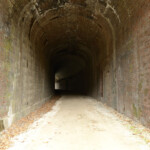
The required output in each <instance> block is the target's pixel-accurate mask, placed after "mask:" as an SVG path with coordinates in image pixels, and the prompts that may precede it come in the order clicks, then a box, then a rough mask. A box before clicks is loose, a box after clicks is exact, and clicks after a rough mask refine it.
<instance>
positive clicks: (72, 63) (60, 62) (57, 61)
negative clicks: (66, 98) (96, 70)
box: [52, 48, 91, 94]
mask: <svg viewBox="0 0 150 150" xmlns="http://www.w3.org/2000/svg"><path fill="white" fill-rule="evenodd" d="M55 55H56V56H55V57H53V59H52V60H53V62H52V64H53V67H52V68H53V70H54V76H55V77H54V80H55V81H54V82H55V83H54V84H55V85H54V89H55V94H60V93H62V94H88V93H89V91H90V76H91V64H90V60H89V59H88V58H87V56H84V55H83V54H82V53H81V52H80V51H79V50H73V48H69V49H66V50H61V51H59V52H57V54H55Z"/></svg>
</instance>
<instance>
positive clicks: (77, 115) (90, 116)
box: [9, 96, 150, 150]
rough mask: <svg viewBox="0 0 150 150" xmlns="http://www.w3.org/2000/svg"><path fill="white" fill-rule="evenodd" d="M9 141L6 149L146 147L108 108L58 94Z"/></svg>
mask: <svg viewBox="0 0 150 150" xmlns="http://www.w3.org/2000/svg"><path fill="white" fill-rule="evenodd" d="M12 141H13V144H12V146H11V147H10V148H9V150H49V149H51V150H150V147H149V145H148V144H146V143H145V142H144V140H142V139H141V138H139V136H137V135H135V134H133V132H132V131H131V130H129V129H128V128H127V127H126V125H125V122H123V121H122V120H120V118H119V117H118V116H117V115H116V114H115V112H113V111H112V109H111V108H110V109H109V108H108V107H106V106H105V105H103V104H102V103H100V102H98V101H97V100H95V99H92V98H89V97H84V96H62V97H61V98H59V100H58V101H57V102H56V104H55V105H54V106H53V109H52V110H51V111H50V112H48V113H46V114H45V115H43V117H41V118H40V119H39V120H37V121H35V122H34V123H33V124H32V125H31V126H30V128H29V129H28V130H27V131H26V132H24V133H22V134H20V135H18V136H16V137H14V138H13V139H12Z"/></svg>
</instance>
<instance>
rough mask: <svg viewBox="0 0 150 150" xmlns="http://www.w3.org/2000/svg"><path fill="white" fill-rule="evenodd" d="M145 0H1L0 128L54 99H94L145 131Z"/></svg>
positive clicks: (149, 55) (148, 20)
mask: <svg viewBox="0 0 150 150" xmlns="http://www.w3.org/2000/svg"><path fill="white" fill-rule="evenodd" d="M149 8H150V2H149V0H143V1H141V0H136V1H135V0H132V1H128V0H122V1H113V0H22V1H19V0H1V2H0V53H1V55H0V91H1V92H0V130H2V128H8V127H10V126H11V125H12V123H14V122H16V121H17V120H19V119H21V118H22V117H24V116H26V115H27V114H29V113H30V112H32V111H34V110H36V109H37V108H39V107H40V106H42V104H44V103H45V102H46V101H49V100H50V99H51V97H52V96H53V95H59V94H79V95H85V96H90V97H94V98H96V99H97V100H99V101H101V102H103V103H105V104H107V105H108V106H110V107H112V108H114V109H115V110H117V111H118V112H120V113H123V114H125V115H126V116H128V117H130V118H132V119H134V120H136V121H139V122H141V123H142V124H143V125H145V126H147V127H150V117H149V116H150V85H149V81H150V79H149V75H150V69H149V64H150V51H149V49H150V44H149V43H150V32H149V31H150V9H149Z"/></svg>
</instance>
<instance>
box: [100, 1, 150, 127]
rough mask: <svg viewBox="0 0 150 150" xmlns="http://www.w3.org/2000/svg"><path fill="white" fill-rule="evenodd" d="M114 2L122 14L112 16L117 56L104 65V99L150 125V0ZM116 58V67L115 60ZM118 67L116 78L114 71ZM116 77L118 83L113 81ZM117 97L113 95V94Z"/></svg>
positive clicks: (128, 114) (135, 118) (120, 110)
mask: <svg viewBox="0 0 150 150" xmlns="http://www.w3.org/2000/svg"><path fill="white" fill-rule="evenodd" d="M118 3H119V4H118V6H119V5H120V7H118V8H117V7H115V6H116V4H115V2H114V3H113V4H112V5H113V6H114V8H116V12H119V13H118V16H119V17H120V21H115V20H114V19H113V17H109V19H110V22H111V25H112V27H113V28H112V32H114V35H115V36H114V41H115V56H113V58H112V59H111V60H110V61H109V62H110V63H109V62H108V63H107V65H106V66H105V68H104V69H103V76H104V81H103V82H104V85H103V86H104V97H103V98H102V99H101V100H102V101H103V102H104V103H107V104H108V105H109V106H111V107H113V108H115V109H116V110H118V111H119V112H121V113H123V114H126V115H127V116H129V117H130V118H132V119H134V120H136V121H140V122H141V123H143V124H144V125H146V126H147V127H150V84H149V83H150V80H149V76H150V70H149V69H150V68H149V64H150V55H149V54H150V51H149V50H150V9H149V8H150V3H149V1H140V2H139V3H136V4H135V3H134V4H131V5H127V3H126V5H127V6H130V7H126V8H124V7H125V4H124V2H121V1H120V2H118ZM113 60H115V67H114V66H112V64H113V63H112V61H113ZM112 71H115V72H116V74H115V79H114V78H113V72H112ZM113 81H115V86H114V84H113ZM114 93H115V99H112V97H114Z"/></svg>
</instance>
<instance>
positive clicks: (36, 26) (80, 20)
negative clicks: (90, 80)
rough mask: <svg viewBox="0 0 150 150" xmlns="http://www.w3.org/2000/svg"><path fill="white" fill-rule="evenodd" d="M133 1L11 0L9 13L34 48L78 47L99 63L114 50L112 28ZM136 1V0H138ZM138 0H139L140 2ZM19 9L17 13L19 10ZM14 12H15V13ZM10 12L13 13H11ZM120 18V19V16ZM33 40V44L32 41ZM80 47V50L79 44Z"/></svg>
mask: <svg viewBox="0 0 150 150" xmlns="http://www.w3.org/2000/svg"><path fill="white" fill-rule="evenodd" d="M134 2H135V1H134V0H133V1H132V2H131V1H127V0H124V1H113V0H31V1H29V0H24V1H22V2H21V1H18V0H15V1H11V3H12V4H13V12H12V14H17V13H18V14H20V17H16V18H14V19H15V20H18V21H15V20H14V21H15V22H18V24H19V25H20V27H21V28H24V29H21V31H22V30H24V33H26V34H28V35H29V38H30V40H31V43H32V45H35V46H34V47H35V49H37V50H39V51H42V52H43V53H44V55H45V54H46V56H49V58H50V57H51V55H52V54H53V51H55V50H56V49H59V50H62V49H67V48H68V47H78V49H77V48H76V50H80V51H81V50H82V51H84V53H90V55H91V57H92V58H93V59H95V60H100V61H96V62H99V63H100V64H105V63H106V62H105V61H107V56H110V55H112V53H113V50H114V44H113V43H114V42H113V41H114V40H115V39H114V31H115V30H116V29H117V28H116V27H117V26H118V28H119V26H120V25H123V24H124V23H125V21H126V20H125V19H124V18H126V19H127V18H130V17H131V16H132V15H134V12H136V10H138V9H137V7H132V6H133V3H134ZM139 3H140V2H139ZM141 3H142V2H141ZM20 12H21V13H20ZM18 14H17V15H18ZM12 16H13V15H12ZM123 19H124V20H123ZM33 43H34V44H33ZM81 47H84V50H83V49H82V48H81Z"/></svg>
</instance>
